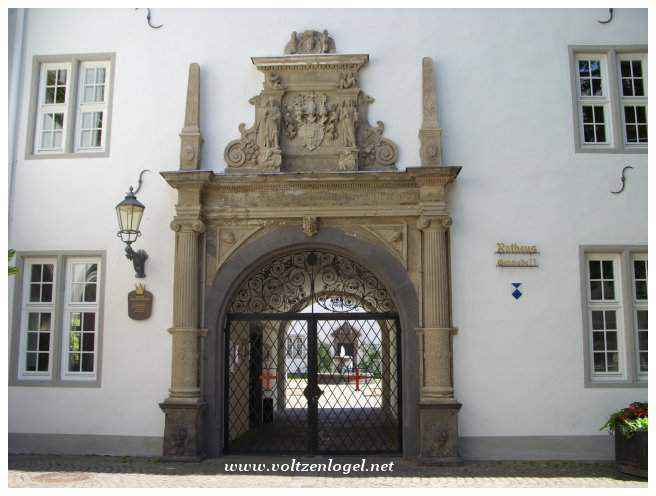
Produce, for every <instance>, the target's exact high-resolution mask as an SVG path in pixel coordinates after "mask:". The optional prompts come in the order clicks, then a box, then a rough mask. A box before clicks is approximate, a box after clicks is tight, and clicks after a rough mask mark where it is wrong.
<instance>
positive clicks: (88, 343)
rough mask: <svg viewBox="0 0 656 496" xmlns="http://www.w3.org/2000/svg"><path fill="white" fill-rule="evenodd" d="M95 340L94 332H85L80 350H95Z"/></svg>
mask: <svg viewBox="0 0 656 496" xmlns="http://www.w3.org/2000/svg"><path fill="white" fill-rule="evenodd" d="M95 341H96V335H95V334H92V333H88V332H85V333H84V337H83V338H82V350H83V351H94V350H95Z"/></svg>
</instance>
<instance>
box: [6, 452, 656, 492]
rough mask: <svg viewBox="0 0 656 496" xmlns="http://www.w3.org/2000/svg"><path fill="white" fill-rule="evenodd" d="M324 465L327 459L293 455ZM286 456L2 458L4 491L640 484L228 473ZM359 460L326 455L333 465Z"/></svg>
mask: <svg viewBox="0 0 656 496" xmlns="http://www.w3.org/2000/svg"><path fill="white" fill-rule="evenodd" d="M297 460H298V461H300V462H307V463H323V462H326V463H327V460H328V459H327V458H324V457H316V458H298V459H297ZM291 461H292V457H267V458H260V457H257V458H255V457H236V456H227V457H224V458H220V459H213V460H205V461H203V462H200V463H172V462H164V461H160V460H158V459H154V458H129V457H124V458H120V457H110V456H44V455H10V456H9V487H644V488H646V487H647V482H646V481H644V480H640V479H636V478H632V477H629V476H625V475H620V474H618V473H617V472H616V471H615V468H614V466H613V464H612V463H585V462H565V461H554V462H467V463H465V464H464V465H461V466H451V467H426V466H419V465H417V464H416V463H414V462H410V461H406V460H401V459H398V458H389V457H368V458H367V459H366V462H367V466H368V464H369V463H388V462H390V461H393V462H394V466H393V471H392V472H386V473H377V474H372V473H351V474H350V475H343V474H341V473H335V472H332V473H326V472H321V473H316V472H314V473H299V472H297V473H294V474H293V475H291V474H290V473H289V472H287V473H277V474H273V473H260V472H253V471H249V472H242V473H233V472H230V471H227V470H226V464H231V463H235V464H236V463H242V464H243V463H254V462H256V463H267V464H268V465H267V466H268V467H271V464H272V463H290V462H291ZM359 461H360V458H348V457H333V466H334V464H335V463H357V462H359Z"/></svg>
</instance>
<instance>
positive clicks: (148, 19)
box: [134, 8, 164, 29]
mask: <svg viewBox="0 0 656 496" xmlns="http://www.w3.org/2000/svg"><path fill="white" fill-rule="evenodd" d="M134 10H139V9H138V8H137V9H134ZM146 22H148V25H149V26H150V27H151V28H153V29H159V28H161V27H162V26H164V24H160V25H159V26H154V25H153V23H152V22H151V20H150V9H146Z"/></svg>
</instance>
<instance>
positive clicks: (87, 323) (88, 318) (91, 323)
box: [84, 312, 96, 332]
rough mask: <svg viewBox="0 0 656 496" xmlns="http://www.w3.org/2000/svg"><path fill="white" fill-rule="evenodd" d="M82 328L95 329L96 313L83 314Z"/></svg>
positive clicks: (86, 329)
mask: <svg viewBox="0 0 656 496" xmlns="http://www.w3.org/2000/svg"><path fill="white" fill-rule="evenodd" d="M84 330H85V331H87V332H89V331H95V330H96V314H95V313H89V312H87V313H85V314H84Z"/></svg>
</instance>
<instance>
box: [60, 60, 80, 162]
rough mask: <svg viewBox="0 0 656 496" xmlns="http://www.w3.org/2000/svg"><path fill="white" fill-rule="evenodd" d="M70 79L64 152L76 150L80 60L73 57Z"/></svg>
mask: <svg viewBox="0 0 656 496" xmlns="http://www.w3.org/2000/svg"><path fill="white" fill-rule="evenodd" d="M70 67H71V69H70V71H71V74H70V79H69V83H68V101H67V103H66V114H67V119H66V128H65V132H66V139H65V142H64V143H65V144H64V152H66V153H73V152H74V151H75V132H76V128H77V120H78V117H77V112H76V111H77V94H78V78H79V71H80V60H79V59H72V60H71V62H70Z"/></svg>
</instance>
